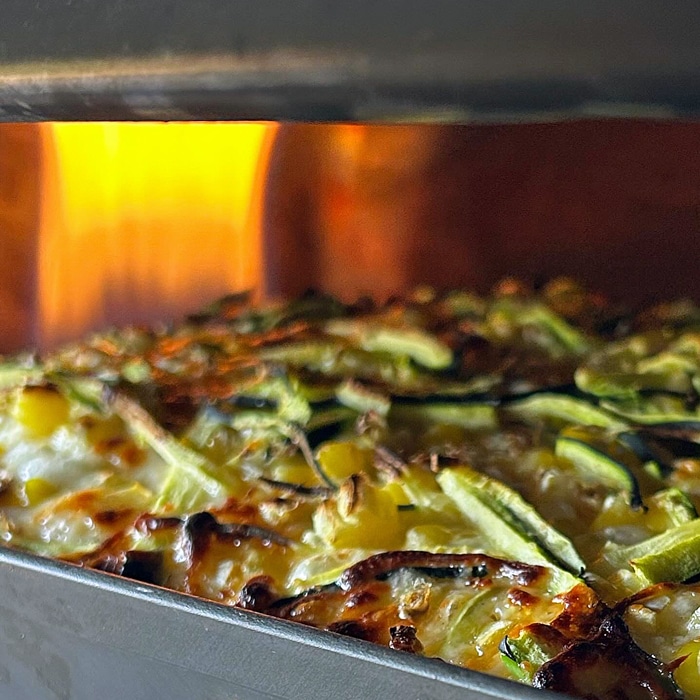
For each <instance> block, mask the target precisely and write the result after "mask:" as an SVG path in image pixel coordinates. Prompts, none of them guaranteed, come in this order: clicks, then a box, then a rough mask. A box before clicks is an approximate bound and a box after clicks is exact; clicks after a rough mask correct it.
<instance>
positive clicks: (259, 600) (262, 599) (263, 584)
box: [236, 576, 279, 612]
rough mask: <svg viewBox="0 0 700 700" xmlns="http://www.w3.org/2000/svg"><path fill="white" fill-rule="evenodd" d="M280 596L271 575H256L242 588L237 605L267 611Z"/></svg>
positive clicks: (256, 610) (257, 610) (247, 608)
mask: <svg viewBox="0 0 700 700" xmlns="http://www.w3.org/2000/svg"><path fill="white" fill-rule="evenodd" d="M278 598H279V596H278V595H277V593H276V591H275V588H274V581H273V580H272V577H271V576H255V577H253V578H252V579H250V581H248V583H246V584H245V586H243V588H242V589H241V591H240V593H239V594H238V597H237V599H236V605H237V606H238V607H239V608H243V609H244V610H254V611H255V612H265V610H268V609H269V608H270V607H271V606H272V605H273V604H274V603H275V602H276V601H277V600H278Z"/></svg>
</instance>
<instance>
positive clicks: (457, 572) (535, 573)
mask: <svg viewBox="0 0 700 700" xmlns="http://www.w3.org/2000/svg"><path fill="white" fill-rule="evenodd" d="M407 568H410V569H421V570H423V571H425V572H426V573H427V572H430V571H432V572H439V573H438V575H443V576H445V575H451V576H455V577H457V576H459V577H464V578H472V579H477V580H478V579H483V578H486V577H491V578H494V577H504V578H507V579H511V580H512V581H513V582H514V583H516V584H518V585H520V586H531V585H533V584H534V583H535V582H536V581H537V580H538V579H539V578H540V577H544V576H546V571H547V570H546V569H545V568H544V567H541V566H535V565H531V564H523V563H521V562H514V561H506V560H503V559H495V558H494V557H489V556H487V555H485V554H433V553H431V552H420V551H410V550H406V551H398V552H383V553H381V554H375V555H374V556H372V557H369V558H368V559H365V560H363V561H361V562H359V563H357V564H355V565H354V566H351V567H350V568H349V569H346V571H345V572H344V573H343V575H342V576H341V577H340V579H338V586H339V587H340V588H341V589H342V590H344V591H349V590H351V589H352V588H354V587H356V586H358V585H359V584H360V583H362V582H364V581H369V580H372V579H377V578H380V577H385V576H388V575H389V574H391V573H392V572H394V571H396V570H398V569H407ZM448 572H449V573H448Z"/></svg>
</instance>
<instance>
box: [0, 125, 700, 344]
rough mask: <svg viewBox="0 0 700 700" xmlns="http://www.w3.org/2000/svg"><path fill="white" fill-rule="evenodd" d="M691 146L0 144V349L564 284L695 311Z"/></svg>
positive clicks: (363, 135) (152, 132)
mask: <svg viewBox="0 0 700 700" xmlns="http://www.w3.org/2000/svg"><path fill="white" fill-rule="evenodd" d="M699 152H700V127H698V126H697V125H696V124H690V123H677V122H676V123H671V122H666V123H665V122H658V121H657V122H654V121H636V120H615V121H613V120H580V121H575V122H569V123H558V124H557V123H553V124H530V125H511V126H509V125H481V126H438V125H411V126H372V125H357V124H334V125H308V124H296V125H290V124H286V125H281V124H279V123H274V122H255V123H253V122H251V123H170V124H136V123H120V122H115V123H43V124H39V125H36V124H5V125H1V126H0V237H1V241H2V242H1V246H2V250H3V252H4V255H3V257H4V259H5V264H4V266H3V267H4V273H3V279H2V280H1V281H0V302H1V303H0V324H1V325H2V327H3V329H4V332H3V337H2V341H1V343H0V351H4V352H8V351H13V350H17V349H19V348H23V347H27V346H39V347H43V348H49V347H53V346H55V345H56V344H58V343H60V342H62V341H66V340H68V339H71V338H75V337H78V336H79V335H80V334H82V333H84V332H85V331H86V330H88V329H95V328H101V327H105V326H108V325H111V324H120V323H121V324H123V323H126V322H137V323H140V322H147V323H152V322H155V321H160V320H170V319H178V318H181V317H182V316H183V315H184V314H185V313H188V312H192V311H194V310H196V309H198V308H200V307H202V306H204V305H206V304H207V303H209V302H211V301H212V300H214V299H215V298H216V297H218V296H221V295H223V294H225V293H228V292H231V291H236V290H241V289H251V290H254V291H255V293H256V294H257V295H258V298H270V297H280V296H285V297H286V296H290V295H296V294H299V293H301V292H303V291H304V290H306V289H308V288H316V289H320V290H323V291H326V292H330V293H332V294H335V295H338V296H340V297H341V298H343V299H344V300H352V299H355V298H357V297H358V296H360V295H362V294H369V295H372V296H375V297H379V298H386V297H388V296H390V295H392V294H397V293H403V292H406V291H407V290H409V289H411V288H413V287H415V286H416V285H420V284H429V285H432V286H435V287H437V288H438V289H447V288H451V287H470V288H474V289H476V290H478V291H481V292H484V291H487V290H488V289H489V288H490V287H491V286H492V285H494V284H495V283H496V282H497V281H498V280H499V279H501V278H503V277H505V276H515V277H519V278H522V279H523V280H525V281H526V282H528V283H532V284H538V283H540V282H543V281H545V280H547V279H551V278H553V277H556V276H559V275H568V276H572V277H575V278H577V279H579V280H580V281H582V282H583V283H585V284H586V285H588V286H589V287H590V288H592V289H594V290H598V291H601V292H603V293H605V294H607V295H610V296H612V297H613V298H614V299H624V300H625V301H627V302H631V303H633V304H635V303H644V302H649V301H652V300H654V299H659V298H672V297H676V296H682V295H685V296H698V294H700V278H698V276H697V274H696V262H695V261H696V257H697V253H698V252H700V209H699V208H698V207H699V206H700V200H699V199H698V196H699V195H698V193H700V159H699V158H698V156H697V154H698V153H699Z"/></svg>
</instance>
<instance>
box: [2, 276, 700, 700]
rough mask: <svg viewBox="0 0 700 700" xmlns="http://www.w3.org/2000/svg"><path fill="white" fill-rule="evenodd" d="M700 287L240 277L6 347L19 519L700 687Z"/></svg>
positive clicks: (514, 660)
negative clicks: (192, 299) (294, 286)
mask: <svg viewBox="0 0 700 700" xmlns="http://www.w3.org/2000/svg"><path fill="white" fill-rule="evenodd" d="M699 396H700V308H698V307H697V306H696V305H694V304H693V303H692V302H689V301H677V302H672V303H666V304H661V305H658V306H656V307H653V308H649V309H645V310H643V311H638V312H634V313H632V312H629V311H628V310H626V309H624V308H622V307H620V306H618V305H615V304H611V303H610V302H608V301H607V300H606V299H604V298H603V297H601V296H600V295H597V294H595V293H592V292H589V291H588V290H586V289H584V288H583V287H582V286H580V285H578V284H577V283H575V282H574V281H572V280H569V279H557V280H553V281H552V282H550V283H548V284H546V285H544V286H543V287H541V288H538V289H536V290H535V289H531V288H528V287H527V286H526V285H524V284H523V283H521V282H517V281H515V280H506V281H504V282H502V283H501V284H500V285H499V286H498V287H497V288H496V289H495V290H494V291H493V292H492V293H491V294H490V295H488V296H479V295H476V294H473V293H470V292H467V291H462V290H457V291H451V292H445V293H437V292H436V291H435V290H433V289H431V288H427V287H425V288H418V289H416V290H414V291H413V292H412V293H411V294H409V295H407V296H406V297H402V298H394V299H390V300H389V301H387V302H386V303H382V304H377V303H374V302H372V301H371V300H368V299H361V300H359V301H358V302H356V303H354V304H345V303H341V302H340V301H338V300H336V299H334V298H330V297H327V296H324V295H321V294H315V293H309V294H307V295H305V296H303V297H302V298H300V299H297V300H295V301H292V302H289V303H278V304H268V305H266V306H261V307H257V306H255V305H252V304H251V303H250V301H249V298H248V296H247V295H245V294H241V295H232V296H229V297H226V298H225V299H222V300H220V301H219V302H217V303H215V304H214V305H212V306H211V307H210V308H208V309H206V310H204V311H203V312H202V313H199V314H197V315H195V316H191V317H189V318H187V319H186V320H185V321H184V322H182V323H180V324H178V325H177V326H162V327H155V328H140V327H128V328H122V329H113V330H108V331H105V332H100V333H97V334H94V335H92V336H90V337H88V338H86V339H84V340H82V341H80V342H76V343H73V344H70V345H67V346H65V347H62V348H60V349H58V350H56V351H54V352H51V353H47V354H45V355H44V356H38V355H37V354H34V353H26V354H23V355H18V356H14V357H7V358H4V359H3V361H2V363H1V364H0V537H1V538H2V540H3V544H4V546H7V547H12V548H18V549H21V550H25V551H29V552H32V553H35V554H38V555H41V556H47V557H53V558H58V559H61V560H64V561H67V562H72V563H75V564H77V565H80V566H84V567H91V568H94V569H99V570H103V571H106V572H109V573H111V574H115V575H120V576H124V577H127V578H131V579H135V580H138V581H142V582H146V583H150V584H155V585H157V586H163V587H167V588H171V589H175V590H178V591H182V592H185V593H188V594H192V595H196V596H200V597H203V598H206V599H209V600H212V601H216V602H218V603H221V604H224V605H231V606H238V607H240V608H244V609H247V610H250V611H253V612H255V613H262V614H266V615H271V616H274V617H278V618H282V619H286V620H292V621H296V622H299V623H301V624H304V625H308V626H313V627H317V628H320V629H324V630H328V631H329V632H333V633H337V634H341V635H346V636H350V637H354V638H357V639H361V640H365V641H369V642H374V643H378V644H383V645H386V646H389V647H391V648H393V649H396V650H397V652H403V653H408V654H415V655H425V656H429V657H435V658H439V659H442V660H444V661H446V662H449V663H452V664H456V665H459V666H463V667H465V668H468V669H472V670H476V671H480V672H485V673H488V674H492V675H496V676H500V677H504V678H509V679H512V680H514V681H517V682H521V683H527V684H532V685H534V686H535V687H539V688H545V689H552V690H557V691H562V692H566V693H569V694H571V695H578V696H581V697H585V698H657V699H659V698H681V697H686V698H700V671H699V667H700V584H699V583H697V581H698V580H700V518H698V513H697V507H698V504H699V503H700V409H699V405H700V401H699Z"/></svg>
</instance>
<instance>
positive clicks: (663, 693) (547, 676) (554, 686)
mask: <svg viewBox="0 0 700 700" xmlns="http://www.w3.org/2000/svg"><path fill="white" fill-rule="evenodd" d="M532 684H533V686H534V687H535V688H545V689H548V690H554V691H558V692H563V693H568V694H571V695H576V696H578V697H582V698H592V699H595V700H675V699H680V698H682V697H683V695H682V693H681V691H680V690H679V689H678V687H677V686H676V684H675V683H674V682H673V678H672V676H671V674H670V673H669V672H668V670H667V669H665V668H664V667H663V665H662V664H661V663H660V662H659V661H657V660H656V659H654V658H653V657H652V656H650V655H649V654H647V653H646V652H644V651H642V649H640V648H639V647H638V646H637V645H636V644H635V643H634V642H633V641H632V639H631V637H630V634H629V631H628V630H627V626H626V625H625V623H624V622H623V621H622V619H621V618H620V617H619V615H617V614H615V613H613V614H611V615H610V616H609V617H608V618H607V619H605V620H604V621H603V623H602V624H601V625H600V628H599V630H598V632H597V634H596V635H595V636H594V637H592V638H591V639H587V640H578V641H574V642H572V643H570V644H568V645H567V646H566V647H565V648H564V650H563V651H561V652H560V653H559V654H557V655H556V656H555V657H554V658H553V659H551V660H550V661H547V662H546V663H545V664H543V665H542V666H541V667H540V668H539V670H538V671H537V672H536V673H535V675H534V677H533V679H532Z"/></svg>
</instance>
